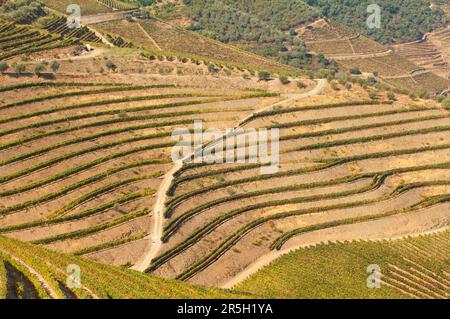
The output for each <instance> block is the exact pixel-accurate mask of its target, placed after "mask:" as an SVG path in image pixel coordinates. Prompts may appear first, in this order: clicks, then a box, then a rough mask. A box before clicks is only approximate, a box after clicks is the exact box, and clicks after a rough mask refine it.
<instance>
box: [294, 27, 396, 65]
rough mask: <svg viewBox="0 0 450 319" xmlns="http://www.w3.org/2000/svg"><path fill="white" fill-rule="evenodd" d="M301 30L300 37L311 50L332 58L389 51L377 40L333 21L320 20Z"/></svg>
mask: <svg viewBox="0 0 450 319" xmlns="http://www.w3.org/2000/svg"><path fill="white" fill-rule="evenodd" d="M299 31H300V33H299V38H300V39H302V40H304V41H305V43H306V46H307V48H308V49H309V50H310V51H312V52H316V53H323V54H325V55H327V56H328V57H330V58H332V59H342V58H351V57H358V56H359V55H364V54H383V53H385V52H386V51H387V49H386V48H384V47H383V46H382V45H380V44H378V43H376V42H375V41H373V40H370V39H369V38H366V37H364V36H362V35H360V34H358V33H354V32H353V31H352V30H351V29H349V28H347V27H345V26H343V25H341V24H339V23H336V22H332V21H326V20H318V21H316V22H314V23H312V24H310V25H309V26H307V27H304V28H302V29H300V30H299Z"/></svg>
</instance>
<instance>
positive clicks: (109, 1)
mask: <svg viewBox="0 0 450 319" xmlns="http://www.w3.org/2000/svg"><path fill="white" fill-rule="evenodd" d="M97 1H98V2H99V3H101V4H102V5H104V6H107V7H109V8H111V9H113V10H132V9H136V8H137V6H136V5H135V4H133V3H127V2H122V1H118V0H97Z"/></svg>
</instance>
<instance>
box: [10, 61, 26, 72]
mask: <svg viewBox="0 0 450 319" xmlns="http://www.w3.org/2000/svg"><path fill="white" fill-rule="evenodd" d="M13 68H14V70H15V71H16V73H19V74H20V73H23V72H25V70H26V69H27V67H26V65H25V64H22V63H14V64H13Z"/></svg>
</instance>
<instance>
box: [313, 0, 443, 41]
mask: <svg viewBox="0 0 450 319" xmlns="http://www.w3.org/2000/svg"><path fill="white" fill-rule="evenodd" d="M306 3H308V4H309V5H310V6H313V7H316V8H318V9H320V10H321V12H322V14H323V15H324V16H326V17H328V18H330V19H335V20H337V21H339V22H341V23H343V24H345V25H347V26H348V27H350V28H352V29H354V30H356V31H358V32H360V33H362V34H365V35H368V36H370V37H371V38H373V39H374V40H376V41H379V42H381V43H394V42H407V41H414V40H418V39H420V38H421V37H422V36H423V35H424V34H425V33H427V32H430V31H432V30H433V29H436V28H439V27H444V26H446V18H445V14H444V12H443V11H442V10H440V9H431V8H430V1H427V0H379V1H376V2H375V3H376V4H378V5H379V6H380V8H381V28H380V29H376V28H374V29H369V28H368V27H367V25H366V19H367V17H368V16H369V15H370V14H371V13H367V12H366V10H367V7H368V5H370V4H373V3H374V2H373V1H372V0H345V1H342V0H306Z"/></svg>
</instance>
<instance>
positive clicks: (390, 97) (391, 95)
mask: <svg viewBox="0 0 450 319" xmlns="http://www.w3.org/2000/svg"><path fill="white" fill-rule="evenodd" d="M387 98H388V99H389V100H390V101H395V100H396V98H395V94H394V92H392V91H389V92H387Z"/></svg>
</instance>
